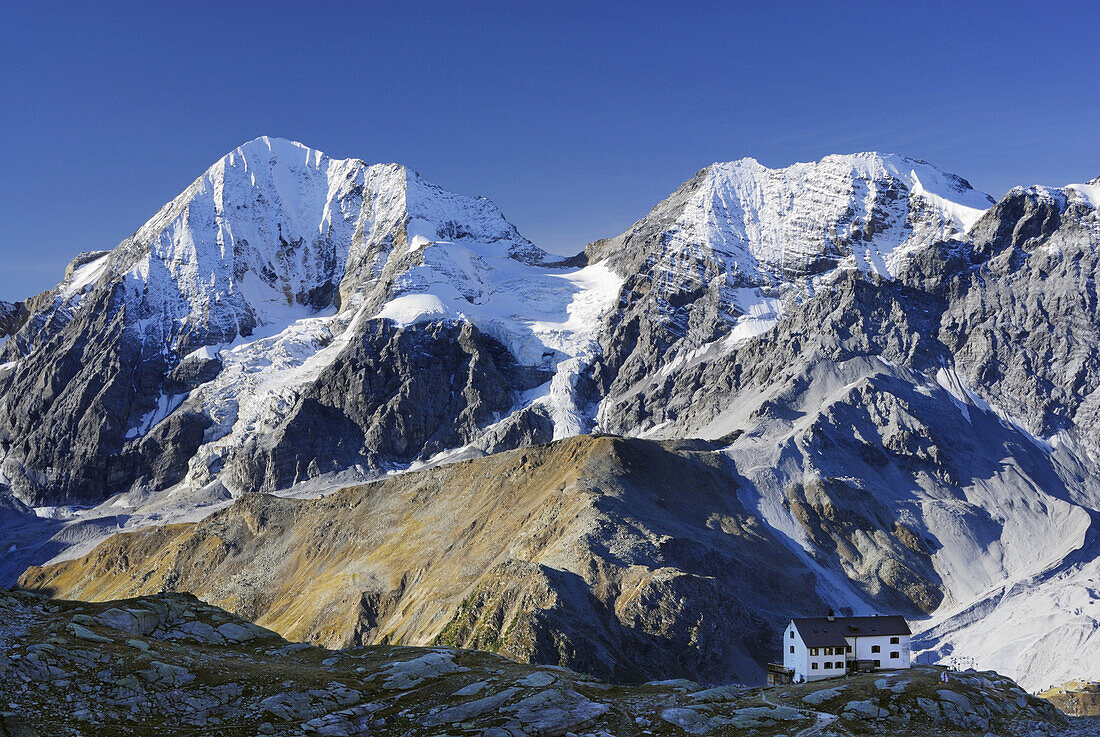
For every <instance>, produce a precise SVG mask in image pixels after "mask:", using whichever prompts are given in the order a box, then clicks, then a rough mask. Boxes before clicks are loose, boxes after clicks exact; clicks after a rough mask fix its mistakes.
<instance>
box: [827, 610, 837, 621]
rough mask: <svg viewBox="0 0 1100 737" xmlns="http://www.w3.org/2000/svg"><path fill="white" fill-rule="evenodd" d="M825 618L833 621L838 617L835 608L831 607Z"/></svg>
mask: <svg viewBox="0 0 1100 737" xmlns="http://www.w3.org/2000/svg"><path fill="white" fill-rule="evenodd" d="M825 618H826V619H828V620H829V621H830V622H832V621H834V620H835V619H836V617H834V616H833V610H832V609H830V610H829V613H828V614H826V615H825Z"/></svg>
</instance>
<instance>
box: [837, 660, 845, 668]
mask: <svg viewBox="0 0 1100 737" xmlns="http://www.w3.org/2000/svg"><path fill="white" fill-rule="evenodd" d="M836 667H837V668H840V669H843V668H844V661H842V660H838V661H837V663H836Z"/></svg>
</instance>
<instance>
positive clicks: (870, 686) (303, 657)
mask: <svg viewBox="0 0 1100 737" xmlns="http://www.w3.org/2000/svg"><path fill="white" fill-rule="evenodd" d="M939 674H940V671H939V669H936V668H932V667H919V668H914V669H913V670H910V671H899V672H883V673H877V674H873V675H867V676H858V677H852V678H848V679H843V680H833V681H827V682H822V683H817V684H805V685H800V686H790V687H782V688H775V689H769V690H760V689H748V688H742V687H737V686H722V687H718V688H703V687H701V686H699V685H698V684H695V683H692V682H690V681H665V682H660V683H651V684H646V685H642V686H613V685H609V684H607V683H604V682H601V681H598V680H596V679H593V678H591V677H588V676H583V675H579V674H577V673H573V672H571V671H568V670H565V669H562V668H554V667H536V666H531V665H522V664H519V663H515V662H512V661H509V660H506V659H504V658H501V657H499V656H495V655H491V654H488V653H484V652H479V651H472V650H459V649H451V648H411V647H391V646H372V647H361V648H354V649H349V650H339V651H333V650H326V649H324V648H320V647H315V646H311V645H304V644H295V643H289V642H287V641H286V640H284V639H282V638H281V637H279V636H278V635H276V634H275V633H273V632H271V631H270V630H266V629H264V628H262V627H259V626H257V625H255V624H252V623H249V622H246V621H243V620H241V619H238V618H236V617H234V616H232V615H230V614H228V613H227V612H225V611H224V610H221V609H218V608H216V607H213V606H210V605H208V604H205V603H203V602H201V601H199V600H198V599H196V598H194V597H192V596H190V595H187V594H158V595H156V596H147V597H140V598H136V599H128V600H124V601H116V602H107V603H101V604H88V603H84V602H72V601H58V600H50V599H48V598H46V597H45V596H44V595H41V594H37V593H29V592H23V591H13V592H0V709H2V715H0V735H3V737H9V736H10V737H16V736H18V737H24V736H32V737H33V736H34V735H41V736H43V737H44V736H45V735H50V736H51V737H52V736H54V735H57V736H63V735H153V734H157V735H168V734H181V735H183V734H189V735H368V734H378V735H381V734H385V735H448V734H449V735H463V734H465V735H472V734H477V735H485V737H521V736H522V735H532V736H533V735H568V734H574V735H592V736H593V737H595V736H596V735H704V734H707V735H710V734H713V735H742V734H754V735H781V734H782V735H809V734H819V735H830V734H831V735H858V734H891V735H931V734H937V735H939V734H943V733H948V734H975V735H986V734H987V733H992V734H995V735H1031V734H1034V735H1054V734H1059V735H1065V734H1074V733H1076V734H1081V735H1084V734H1092V733H1093V732H1091V731H1088V730H1089V729H1090V725H1089V724H1087V723H1084V722H1076V723H1074V722H1070V721H1067V719H1066V718H1065V717H1063V716H1062V715H1061V714H1060V713H1059V712H1058V711H1057V710H1056V709H1055V708H1054V707H1053V706H1051V705H1050V704H1048V703H1047V702H1045V701H1042V700H1040V699H1037V698H1034V697H1032V696H1030V695H1028V694H1027V693H1026V692H1024V691H1023V690H1022V689H1020V688H1019V687H1018V686H1017V685H1016V684H1015V683H1013V682H1012V681H1010V680H1008V679H1005V678H1002V677H1001V676H998V675H997V674H995V673H992V672H984V673H975V672H967V673H964V674H955V675H953V676H952V680H951V682H950V684H949V685H947V686H944V685H943V684H941V683H939Z"/></svg>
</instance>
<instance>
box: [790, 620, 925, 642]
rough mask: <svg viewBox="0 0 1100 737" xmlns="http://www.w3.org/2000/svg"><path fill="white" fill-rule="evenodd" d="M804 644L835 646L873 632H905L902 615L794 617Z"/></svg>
mask: <svg viewBox="0 0 1100 737" xmlns="http://www.w3.org/2000/svg"><path fill="white" fill-rule="evenodd" d="M791 621H793V622H794V626H795V628H797V629H798V634H799V636H800V637H801V638H802V642H804V643H806V647H837V646H838V645H844V644H846V641H845V639H844V638H845V637H873V636H876V635H908V634H912V633H911V632H910V631H909V625H908V624H906V623H905V617H902V616H900V615H897V614H891V615H888V616H884V617H834V618H833V621H831V622H830V621H829V618H828V617H795V618H794V619H793V620H791Z"/></svg>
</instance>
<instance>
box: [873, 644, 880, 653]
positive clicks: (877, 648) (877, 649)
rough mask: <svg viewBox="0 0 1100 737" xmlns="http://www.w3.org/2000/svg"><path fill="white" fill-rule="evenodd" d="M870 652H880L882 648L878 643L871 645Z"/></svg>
mask: <svg viewBox="0 0 1100 737" xmlns="http://www.w3.org/2000/svg"><path fill="white" fill-rule="evenodd" d="M871 652H873V653H880V652H882V648H881V647H879V646H878V645H871Z"/></svg>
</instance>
